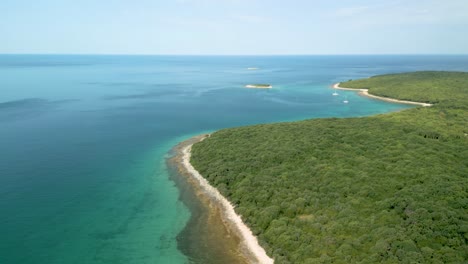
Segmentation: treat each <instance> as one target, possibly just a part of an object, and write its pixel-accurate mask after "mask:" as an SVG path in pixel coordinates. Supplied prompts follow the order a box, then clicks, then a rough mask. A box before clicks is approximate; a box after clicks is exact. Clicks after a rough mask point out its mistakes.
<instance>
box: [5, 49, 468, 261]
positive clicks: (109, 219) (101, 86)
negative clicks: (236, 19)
mask: <svg viewBox="0 0 468 264" xmlns="http://www.w3.org/2000/svg"><path fill="white" fill-rule="evenodd" d="M248 67H258V68H259V70H256V71H249V70H247V68H248ZM416 70H457V71H468V56H277V57H267V56H263V57H255V56H247V57H242V56H237V57H222V56H218V57H201V56H69V55H0V211H1V214H0V234H1V239H0V263H25V264H28V263H50V264H52V263H57V264H58V263H60V264H66V263H80V264H81V263H184V262H186V261H187V259H188V258H187V256H184V255H183V254H182V253H181V252H180V251H179V250H178V249H177V242H176V240H175V237H176V236H177V234H178V233H179V232H180V231H181V230H182V229H183V228H184V226H185V224H186V223H187V221H188V219H189V217H190V212H189V210H188V209H187V208H186V207H185V206H184V204H182V203H181V202H180V201H179V199H178V197H179V192H178V189H177V188H176V187H175V185H174V183H173V182H172V181H171V180H170V179H169V176H168V168H166V163H165V157H166V155H167V153H168V151H169V150H170V149H171V148H172V147H173V146H174V145H175V144H177V142H179V141H181V140H182V139H185V138H187V137H189V136H191V135H195V134H200V133H203V132H207V131H213V130H217V129H220V128H226V127H233V126H240V125H249V124H258V123H268V122H278V121H291V120H300V119H306V118H318V117H332V116H333V117H350V116H364V115H373V114H379V113H386V112H390V111H396V110H399V109H403V108H407V106H403V105H397V104H391V103H385V102H381V101H376V100H371V99H368V98H363V97H360V96H358V95H357V94H355V93H354V92H347V91H340V96H338V97H336V96H332V95H331V93H332V92H333V91H332V90H331V89H330V88H329V86H330V85H331V84H333V83H335V82H338V81H343V80H348V79H356V78H363V77H368V76H372V75H376V74H383V73H396V72H406V71H416ZM249 83H271V84H273V86H274V88H273V89H271V90H255V89H245V88H243V86H244V85H245V84H249ZM345 96H346V97H347V98H348V100H349V104H343V103H342V101H343V98H344V97H345Z"/></svg>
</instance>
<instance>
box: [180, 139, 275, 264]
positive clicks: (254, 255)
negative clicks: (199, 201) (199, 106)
mask: <svg viewBox="0 0 468 264" xmlns="http://www.w3.org/2000/svg"><path fill="white" fill-rule="evenodd" d="M205 138H206V137H200V139H199V141H202V140H204V139H205ZM194 143H196V142H194ZM194 143H192V144H189V145H187V146H185V147H184V148H183V149H182V165H183V167H184V168H185V169H186V170H187V172H188V173H190V175H191V176H192V177H193V178H194V179H196V182H197V183H198V184H199V187H200V189H202V190H203V191H204V193H205V194H206V195H208V196H210V197H211V198H212V199H213V200H215V201H217V202H218V203H219V206H220V207H221V208H222V209H223V210H222V211H223V214H224V215H223V217H225V218H226V220H227V221H228V222H229V223H230V224H231V225H230V227H231V228H233V229H235V231H236V233H237V234H239V236H240V238H241V243H242V244H243V245H242V246H243V248H245V249H246V251H248V252H247V253H248V255H249V257H250V258H249V259H250V260H251V263H259V264H264V263H265V264H270V263H273V262H274V261H273V259H272V258H270V257H269V256H268V255H267V254H266V252H265V250H264V249H263V248H262V247H261V246H260V245H259V244H258V240H257V237H255V236H254V235H253V233H252V231H251V230H250V229H249V228H248V227H247V226H246V225H245V224H244V222H243V221H242V219H241V217H240V216H239V215H238V214H236V212H235V211H234V207H233V206H232V204H231V203H230V202H229V201H228V200H227V199H226V198H225V197H224V196H222V195H221V193H220V192H219V191H218V190H217V189H216V188H214V187H213V186H211V185H210V183H209V182H208V181H207V180H206V179H205V178H203V176H202V175H200V173H199V172H198V171H197V170H195V168H194V167H193V166H192V164H190V157H191V149H192V145H193V144H194Z"/></svg>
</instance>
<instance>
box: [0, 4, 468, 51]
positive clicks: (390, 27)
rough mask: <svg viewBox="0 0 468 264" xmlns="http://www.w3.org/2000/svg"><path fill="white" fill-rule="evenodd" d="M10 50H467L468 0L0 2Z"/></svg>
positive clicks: (1, 40)
mask: <svg viewBox="0 0 468 264" xmlns="http://www.w3.org/2000/svg"><path fill="white" fill-rule="evenodd" d="M0 53H6V54H11V53H13V54H18V53H28V54H31V53H33V54H38V53H54V54H161V55H172V54H180V55H184V54H187V55H293V54H317V55H322V54H323V55H325V54H468V0H335V1H333V0H79V1H76V0H0Z"/></svg>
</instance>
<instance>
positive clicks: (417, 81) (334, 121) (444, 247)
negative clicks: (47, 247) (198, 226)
mask: <svg viewBox="0 0 468 264" xmlns="http://www.w3.org/2000/svg"><path fill="white" fill-rule="evenodd" d="M340 86H342V87H349V88H356V89H369V90H368V91H369V93H370V94H375V95H378V96H383V97H391V98H396V99H401V100H408V101H417V102H425V103H430V104H433V105H432V106H431V107H415V108H411V109H408V110H404V111H400V112H395V113H388V114H382V115H376V116H371V117H360V118H327V119H314V120H306V121H300V122H290V123H278V124H266V125H256V126H249V127H239V128H231V129H224V130H220V131H218V132H215V133H213V134H212V135H211V136H210V137H209V138H207V139H205V140H204V141H202V142H199V143H197V144H195V145H193V147H192V157H191V164H192V165H193V166H194V167H195V168H196V169H197V170H198V171H199V172H200V173H201V175H203V176H204V177H205V178H206V179H207V180H208V181H209V182H210V184H211V185H213V186H215V187H216V188H217V189H218V190H219V191H220V192H221V193H222V194H223V195H224V196H225V197H227V198H228V200H230V201H231V202H232V203H233V205H234V206H235V207H236V208H235V210H236V212H237V213H238V214H240V215H241V216H242V219H243V220H244V222H245V223H246V224H247V225H248V226H249V227H250V228H251V230H252V231H253V232H254V234H255V235H257V236H258V239H259V242H260V244H261V245H262V246H263V248H264V249H265V250H266V252H267V253H268V255H269V256H271V257H273V258H274V259H275V263H464V262H466V261H467V259H468V245H467V241H468V127H467V124H468V73H466V72H415V73H403V74H390V75H381V76H376V77H372V78H368V79H363V80H355V81H354V80H353V81H348V82H342V83H341V84H340Z"/></svg>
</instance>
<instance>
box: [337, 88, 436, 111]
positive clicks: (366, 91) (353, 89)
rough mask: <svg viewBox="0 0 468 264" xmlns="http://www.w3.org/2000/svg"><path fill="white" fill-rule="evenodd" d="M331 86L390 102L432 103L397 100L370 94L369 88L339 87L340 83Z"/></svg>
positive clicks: (421, 104)
mask: <svg viewBox="0 0 468 264" xmlns="http://www.w3.org/2000/svg"><path fill="white" fill-rule="evenodd" d="M332 88H333V89H338V90H347V91H355V92H358V93H359V95H362V96H365V97H369V98H374V99H378V100H382V101H386V102H390V103H399V104H411V105H419V106H424V107H428V106H432V104H428V103H421V102H413V101H406V100H398V99H393V98H388V97H382V96H377V95H373V94H370V93H369V89H359V88H356V89H355V88H345V87H340V83H335V84H334V85H333V86H332Z"/></svg>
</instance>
